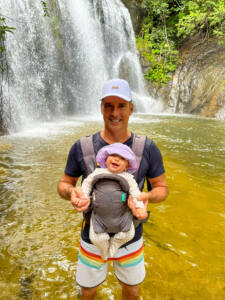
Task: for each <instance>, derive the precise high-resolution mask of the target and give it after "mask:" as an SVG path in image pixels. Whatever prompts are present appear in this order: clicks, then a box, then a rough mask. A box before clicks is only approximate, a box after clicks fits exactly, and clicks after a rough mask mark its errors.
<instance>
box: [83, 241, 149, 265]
mask: <svg viewBox="0 0 225 300" xmlns="http://www.w3.org/2000/svg"><path fill="white" fill-rule="evenodd" d="M92 247H93V245H92ZM122 249H123V248H122ZM122 249H119V250H122ZM123 252H125V253H126V252H128V251H127V250H126V248H124V251H123ZM78 258H79V260H80V261H81V262H82V263H83V264H85V265H87V266H89V267H90V268H95V269H100V268H101V267H102V266H103V265H104V264H105V263H107V262H109V261H113V262H114V263H117V264H118V265H119V266H120V267H125V268H126V267H130V266H135V265H137V264H139V263H140V262H141V261H142V260H143V259H144V244H142V245H141V247H140V248H139V249H137V250H136V251H133V252H130V253H128V254H124V255H121V256H119V257H113V258H108V260H107V261H104V260H103V259H102V258H101V256H100V255H98V254H95V253H92V252H90V251H88V250H87V249H84V247H82V245H81V243H80V246H79V255H78Z"/></svg>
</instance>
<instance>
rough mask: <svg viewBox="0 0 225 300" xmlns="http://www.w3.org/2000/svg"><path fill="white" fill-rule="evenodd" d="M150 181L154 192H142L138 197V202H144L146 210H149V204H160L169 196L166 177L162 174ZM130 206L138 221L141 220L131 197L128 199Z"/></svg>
mask: <svg viewBox="0 0 225 300" xmlns="http://www.w3.org/2000/svg"><path fill="white" fill-rule="evenodd" d="M149 181H150V183H151V186H152V190H151V191H150V192H142V193H141V194H140V195H139V196H138V197H137V200H139V201H143V203H144V205H145V208H146V209H147V206H148V203H159V202H161V201H163V200H165V199H166V197H167V196H168V187H167V183H166V175H165V174H162V175H160V176H158V177H155V178H149ZM128 206H129V208H130V209H131V211H132V213H133V215H134V216H136V217H137V218H138V219H142V218H140V216H139V214H138V211H137V209H136V205H135V203H134V202H133V200H132V198H131V197H129V199H128Z"/></svg>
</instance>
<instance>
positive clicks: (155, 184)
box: [138, 174, 168, 203]
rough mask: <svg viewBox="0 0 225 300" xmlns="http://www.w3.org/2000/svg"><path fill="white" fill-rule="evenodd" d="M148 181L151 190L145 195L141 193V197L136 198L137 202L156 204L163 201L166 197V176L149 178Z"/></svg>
mask: <svg viewBox="0 0 225 300" xmlns="http://www.w3.org/2000/svg"><path fill="white" fill-rule="evenodd" d="M148 180H149V181H150V183H151V186H152V190H151V191H150V192H147V193H146V192H144V193H141V195H140V196H139V197H138V200H141V201H145V200H147V201H148V202H149V203H158V202H161V201H164V200H165V199H166V197H167V196H168V187H167V183H166V175H165V174H162V175H160V176H158V177H155V178H149V179H148Z"/></svg>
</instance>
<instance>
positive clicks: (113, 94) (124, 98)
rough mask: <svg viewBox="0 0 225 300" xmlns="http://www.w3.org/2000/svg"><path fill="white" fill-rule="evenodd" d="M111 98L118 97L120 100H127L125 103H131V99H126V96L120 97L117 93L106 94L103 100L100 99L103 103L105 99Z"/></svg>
mask: <svg viewBox="0 0 225 300" xmlns="http://www.w3.org/2000/svg"><path fill="white" fill-rule="evenodd" d="M110 96H116V97H118V98H120V99H123V100H125V101H128V102H130V101H131V99H130V98H128V97H125V96H121V95H118V94H116V93H109V94H105V95H103V96H102V98H101V99H100V101H102V100H103V99H105V98H106V97H110Z"/></svg>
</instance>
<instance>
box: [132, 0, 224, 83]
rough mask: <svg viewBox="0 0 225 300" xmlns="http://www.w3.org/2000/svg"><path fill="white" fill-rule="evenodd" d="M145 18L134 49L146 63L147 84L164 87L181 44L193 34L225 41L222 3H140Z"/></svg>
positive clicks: (167, 0) (208, 0) (169, 0)
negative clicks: (152, 83)
mask: <svg viewBox="0 0 225 300" xmlns="http://www.w3.org/2000/svg"><path fill="white" fill-rule="evenodd" d="M142 8H143V9H145V11H146V13H147V17H146V18H145V20H144V24H143V27H142V30H141V32H140V34H139V36H138V37H137V48H138V50H139V51H140V53H141V55H142V56H143V57H144V58H145V60H146V61H147V62H148V63H149V65H150V67H149V69H148V71H147V72H146V74H145V77H146V79H147V80H151V81H154V82H157V83H159V84H165V83H166V82H168V81H169V80H170V79H171V77H172V73H173V71H174V70H175V69H176V65H177V64H178V49H179V47H180V45H181V44H182V42H183V41H184V40H185V39H186V38H189V37H191V36H193V35H194V34H196V33H201V34H202V35H203V36H204V39H208V38H210V37H213V36H214V37H217V39H218V40H219V42H223V41H224V38H225V6H224V0H217V1H215V0H206V1H205V0H142Z"/></svg>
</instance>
